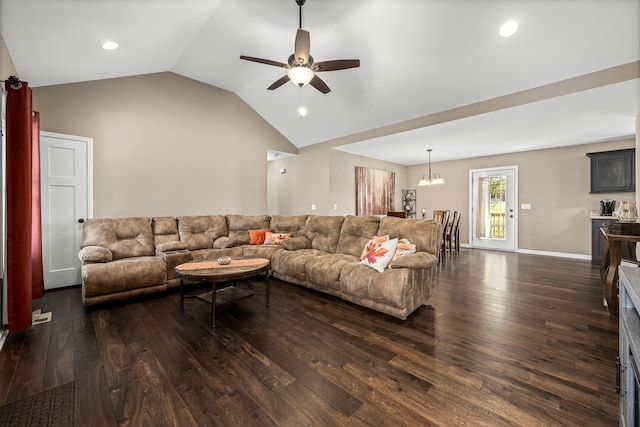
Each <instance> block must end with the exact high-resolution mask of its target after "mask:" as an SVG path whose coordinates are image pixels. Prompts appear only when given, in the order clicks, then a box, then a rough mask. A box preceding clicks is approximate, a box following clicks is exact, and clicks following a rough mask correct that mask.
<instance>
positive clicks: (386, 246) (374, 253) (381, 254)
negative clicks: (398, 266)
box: [360, 238, 398, 273]
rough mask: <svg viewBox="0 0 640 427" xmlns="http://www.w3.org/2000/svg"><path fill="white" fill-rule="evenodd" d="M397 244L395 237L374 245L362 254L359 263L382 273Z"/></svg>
mask: <svg viewBox="0 0 640 427" xmlns="http://www.w3.org/2000/svg"><path fill="white" fill-rule="evenodd" d="M397 246H398V239H397V238H395V239H391V240H387V241H385V242H382V243H380V244H378V245H375V246H374V247H373V248H371V249H370V250H369V251H367V252H366V253H365V254H364V255H363V256H362V260H361V261H360V263H361V264H364V265H366V266H369V267H371V268H373V269H374V270H377V271H379V272H380V273H382V272H383V271H384V269H385V268H386V267H387V265H389V263H390V262H391V259H392V258H393V255H395V253H396V248H397Z"/></svg>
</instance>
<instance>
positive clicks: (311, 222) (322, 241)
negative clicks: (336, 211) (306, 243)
mask: <svg viewBox="0 0 640 427" xmlns="http://www.w3.org/2000/svg"><path fill="white" fill-rule="evenodd" d="M343 221H344V217H343V216H324V215H309V218H308V219H307V223H306V224H305V226H304V229H303V230H302V234H303V235H304V236H306V237H307V238H308V239H309V240H311V248H312V249H317V250H320V251H325V252H329V253H332V254H334V253H336V250H337V248H338V238H339V237H340V229H341V228H342V223H343Z"/></svg>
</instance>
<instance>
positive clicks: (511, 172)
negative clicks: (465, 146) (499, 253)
mask: <svg viewBox="0 0 640 427" xmlns="http://www.w3.org/2000/svg"><path fill="white" fill-rule="evenodd" d="M469 178H470V179H469V181H470V182H469V189H470V205H471V206H470V209H469V212H471V215H470V218H469V221H470V227H469V231H470V233H471V235H470V236H469V241H470V242H471V246H472V247H474V248H484V249H499V250H503V251H515V250H516V248H517V246H518V218H517V215H516V214H517V209H516V207H517V206H518V167H517V166H509V167H503V168H495V169H476V170H472V171H469Z"/></svg>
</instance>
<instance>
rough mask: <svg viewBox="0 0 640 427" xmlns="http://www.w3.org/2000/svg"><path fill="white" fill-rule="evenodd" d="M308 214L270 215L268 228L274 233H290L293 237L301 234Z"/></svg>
mask: <svg viewBox="0 0 640 427" xmlns="http://www.w3.org/2000/svg"><path fill="white" fill-rule="evenodd" d="M308 218H309V215H272V216H271V224H270V228H271V230H272V231H274V232H276V233H291V235H292V236H293V237H297V236H301V235H302V234H301V233H302V229H303V228H304V226H305V225H306V224H307V219H308Z"/></svg>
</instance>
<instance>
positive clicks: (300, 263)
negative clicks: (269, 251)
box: [271, 249, 328, 285]
mask: <svg viewBox="0 0 640 427" xmlns="http://www.w3.org/2000/svg"><path fill="white" fill-rule="evenodd" d="M324 255H328V253H327V252H324V251H319V250H317V249H301V250H298V251H282V250H280V251H275V252H274V253H273V255H272V256H271V269H272V270H273V272H274V273H279V275H280V277H279V278H282V279H283V280H287V281H289V282H293V283H298V284H305V285H306V283H305V282H306V269H305V266H306V265H307V261H309V260H310V259H313V258H316V257H319V256H324ZM276 277H278V275H277V274H276Z"/></svg>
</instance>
